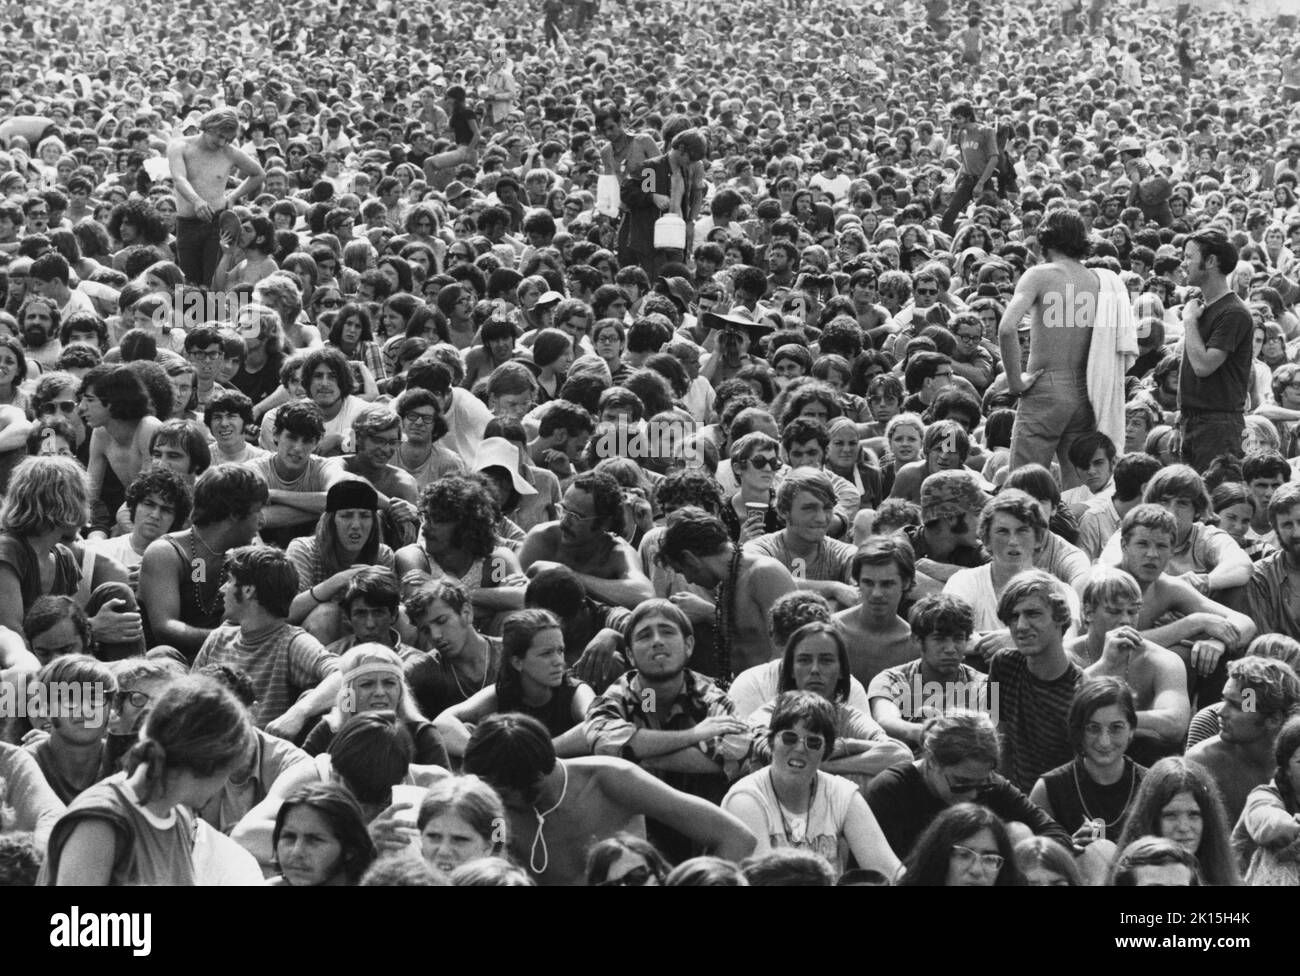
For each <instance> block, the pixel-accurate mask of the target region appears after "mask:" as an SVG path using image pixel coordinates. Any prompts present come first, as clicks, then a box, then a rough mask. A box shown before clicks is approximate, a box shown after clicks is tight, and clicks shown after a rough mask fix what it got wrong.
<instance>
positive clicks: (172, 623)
mask: <svg viewBox="0 0 1300 976" xmlns="http://www.w3.org/2000/svg"><path fill="white" fill-rule="evenodd" d="M266 496H267V492H266V482H265V480H263V479H262V478H261V476H259V475H258V474H257V473H256V472H254V471H252V470H250V469H249V468H247V467H245V466H244V465H242V464H219V465H217V466H216V467H214V468H209V469H208V470H207V471H205V472H204V473H203V474H202V475H200V476H199V480H198V481H196V482H195V484H194V510H193V524H192V525H191V527H190V528H188V529H182V530H181V531H180V532H172V533H169V534H168V535H164V536H162V537H161V538H159V539H157V540H155V541H154V542H153V543H152V544H151V545H150V546H149V548H148V549H146V550H145V554H144V560H143V562H141V564H140V595H141V603H142V604H143V608H144V612H145V620H146V621H147V623H148V626H149V629H150V632H151V635H150V636H151V640H150V642H149V647H150V648H156V647H157V646H158V645H164V646H168V647H171V648H174V649H175V650H176V651H177V652H178V654H177V656H178V658H180V659H183V660H185V661H186V662H187V663H188V662H189V661H191V660H192V659H193V657H194V655H195V654H197V653H198V652H199V648H200V647H202V646H203V642H204V641H206V640H207V638H208V635H209V634H210V633H212V631H213V630H214V629H215V628H216V627H218V626H220V624H221V622H222V621H223V620H224V619H225V616H226V611H225V603H224V592H223V582H224V580H225V553H226V550H228V549H234V548H237V547H239V546H246V545H248V544H249V543H250V542H252V541H253V538H254V537H255V536H256V535H257V530H258V526H259V525H261V520H262V506H264V505H265V504H266Z"/></svg>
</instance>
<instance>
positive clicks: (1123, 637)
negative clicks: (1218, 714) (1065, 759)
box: [1066, 566, 1191, 766]
mask: <svg viewBox="0 0 1300 976" xmlns="http://www.w3.org/2000/svg"><path fill="white" fill-rule="evenodd" d="M1082 609H1083V624H1084V627H1085V628H1086V634H1085V635H1084V636H1082V637H1076V638H1075V639H1074V640H1072V641H1069V642H1067V644H1066V652H1067V653H1068V654H1069V655H1070V659H1071V660H1072V661H1074V663H1075V664H1077V665H1079V667H1081V668H1083V669H1084V673H1085V674H1086V675H1087V676H1088V677H1090V678H1091V677H1098V676H1101V675H1110V676H1112V677H1116V678H1122V679H1123V680H1124V682H1125V683H1126V684H1127V685H1128V686H1129V688H1130V689H1131V690H1132V692H1133V700H1134V704H1135V705H1136V706H1137V717H1138V723H1137V730H1136V731H1135V733H1134V735H1133V742H1132V744H1131V745H1130V746H1129V754H1130V755H1131V756H1132V757H1133V759H1134V761H1135V762H1138V763H1140V764H1141V765H1143V766H1150V765H1151V764H1152V763H1154V762H1155V761H1156V760H1157V759H1159V758H1161V757H1162V756H1169V755H1177V754H1178V753H1179V752H1181V751H1182V744H1183V738H1184V736H1186V735H1187V723H1188V722H1189V721H1190V719H1191V704H1190V702H1189V700H1188V696H1187V670H1186V669H1185V668H1184V667H1183V662H1182V660H1181V659H1180V658H1179V657H1178V655H1177V654H1174V653H1173V652H1172V651H1167V650H1165V649H1164V648H1163V647H1161V646H1160V645H1159V644H1155V643H1153V642H1151V641H1149V640H1145V639H1144V638H1143V637H1142V635H1141V634H1140V633H1139V632H1138V630H1137V625H1138V618H1139V617H1140V616H1141V613H1142V589H1141V587H1139V586H1138V582H1137V580H1135V579H1134V578H1133V577H1132V576H1130V575H1129V574H1128V573H1126V572H1125V571H1124V570H1122V569H1112V568H1111V567H1109V566H1098V567H1097V568H1096V569H1094V570H1093V573H1092V577H1091V578H1090V579H1089V581H1088V584H1087V586H1085V587H1084V590H1083V601H1082Z"/></svg>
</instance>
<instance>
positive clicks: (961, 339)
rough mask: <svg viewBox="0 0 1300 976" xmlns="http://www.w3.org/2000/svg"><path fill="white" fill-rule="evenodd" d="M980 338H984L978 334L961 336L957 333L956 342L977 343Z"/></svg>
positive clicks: (981, 334)
mask: <svg viewBox="0 0 1300 976" xmlns="http://www.w3.org/2000/svg"><path fill="white" fill-rule="evenodd" d="M982 338H984V334H983V333H980V334H979V335H962V334H961V333H960V332H959V333H957V341H958V342H979V341H980V339H982Z"/></svg>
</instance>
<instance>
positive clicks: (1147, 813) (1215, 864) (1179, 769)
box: [1118, 756, 1241, 885]
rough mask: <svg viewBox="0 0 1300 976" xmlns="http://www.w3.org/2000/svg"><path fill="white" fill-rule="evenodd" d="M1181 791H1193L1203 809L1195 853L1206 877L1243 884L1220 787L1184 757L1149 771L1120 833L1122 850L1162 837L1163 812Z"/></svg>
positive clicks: (1217, 882) (1214, 881)
mask: <svg viewBox="0 0 1300 976" xmlns="http://www.w3.org/2000/svg"><path fill="white" fill-rule="evenodd" d="M1179 793H1190V794H1191V795H1192V797H1193V798H1194V799H1195V800H1196V804H1197V806H1199V807H1200V808H1201V823H1202V827H1201V846H1200V848H1199V849H1198V850H1197V851H1196V852H1195V853H1196V857H1197V860H1199V861H1200V863H1201V878H1202V880H1203V881H1204V882H1205V883H1206V884H1209V885H1237V884H1241V879H1240V877H1239V876H1238V874H1237V866H1236V863H1235V860H1234V858H1233V853H1232V847H1231V845H1230V844H1229V843H1228V830H1229V827H1228V815H1227V814H1226V813H1225V812H1224V809H1223V800H1222V799H1221V798H1220V796H1219V788H1218V787H1217V786H1216V785H1215V784H1214V780H1213V779H1211V778H1210V774H1209V773H1207V772H1206V771H1205V770H1204V768H1202V767H1201V766H1198V765H1196V764H1195V763H1191V762H1188V761H1187V760H1186V759H1184V758H1183V757H1182V756H1166V757H1165V758H1164V759H1161V760H1160V761H1159V762H1157V763H1156V764H1155V765H1154V766H1152V767H1151V768H1150V769H1149V770H1148V771H1147V774H1146V777H1145V778H1144V779H1143V780H1142V785H1141V786H1140V787H1139V788H1138V794H1137V796H1136V797H1135V798H1134V800H1133V809H1132V811H1131V812H1130V813H1129V815H1128V821H1127V822H1126V823H1125V824H1124V833H1122V834H1121V835H1120V838H1119V844H1118V847H1119V849H1120V850H1121V851H1122V850H1124V849H1125V848H1126V847H1128V845H1129V844H1131V843H1133V841H1135V840H1137V839H1138V838H1139V837H1143V836H1145V835H1147V834H1150V835H1152V836H1155V837H1159V836H1161V833H1160V818H1161V814H1162V812H1163V811H1164V808H1165V806H1166V805H1167V804H1168V803H1169V801H1170V800H1172V799H1173V798H1174V797H1176V796H1177V795H1178V794H1179Z"/></svg>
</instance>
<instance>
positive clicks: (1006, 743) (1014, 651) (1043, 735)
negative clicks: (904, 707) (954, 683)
mask: <svg viewBox="0 0 1300 976" xmlns="http://www.w3.org/2000/svg"><path fill="white" fill-rule="evenodd" d="M998 619H999V620H1001V621H1002V622H1003V623H1004V624H1006V625H1007V628H1008V629H1009V630H1010V631H1011V638H1012V640H1014V641H1015V643H1016V646H1015V647H1014V648H1008V649H1006V650H1004V651H999V652H998V653H997V654H996V655H995V656H994V658H993V662H992V664H991V665H990V666H989V684H990V686H991V687H993V688H996V689H997V692H998V699H997V701H998V704H997V709H996V714H995V716H994V719H995V721H996V722H997V726H998V735H999V737H1000V738H1001V739H1002V742H1003V752H1002V773H1003V775H1004V776H1006V777H1007V779H1009V780H1011V782H1012V783H1014V784H1015V785H1016V786H1017V787H1019V788H1020V789H1021V790H1023V791H1024V792H1026V793H1028V792H1029V790H1031V789H1032V788H1033V786H1034V784H1035V783H1036V782H1037V781H1038V777H1040V776H1041V775H1043V773H1045V772H1047V771H1048V770H1051V769H1055V768H1056V767H1057V766H1062V765H1064V764H1065V763H1068V762H1069V761H1070V760H1071V759H1073V758H1074V749H1073V748H1072V747H1071V745H1070V739H1069V732H1068V724H1069V723H1068V722H1067V721H1066V719H1067V717H1068V716H1069V712H1070V701H1071V699H1073V697H1074V688H1075V685H1077V684H1078V683H1079V680H1080V678H1082V677H1083V672H1082V671H1081V670H1080V669H1079V666H1078V665H1076V664H1074V663H1073V662H1071V661H1070V659H1069V657H1067V656H1066V653H1065V644H1064V639H1065V632H1066V631H1067V630H1068V629H1069V627H1070V605H1069V603H1068V602H1066V600H1065V597H1064V595H1063V594H1062V592H1061V586H1060V584H1059V583H1058V582H1057V581H1056V580H1055V579H1053V578H1052V577H1051V576H1049V575H1048V574H1047V573H1045V572H1043V571H1042V570H1038V569H1031V570H1026V571H1025V572H1023V573H1019V574H1018V575H1016V576H1015V577H1013V578H1012V580H1011V582H1010V583H1008V584H1007V587H1006V589H1005V590H1003V591H1002V596H1001V598H1000V599H999V600H998Z"/></svg>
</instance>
